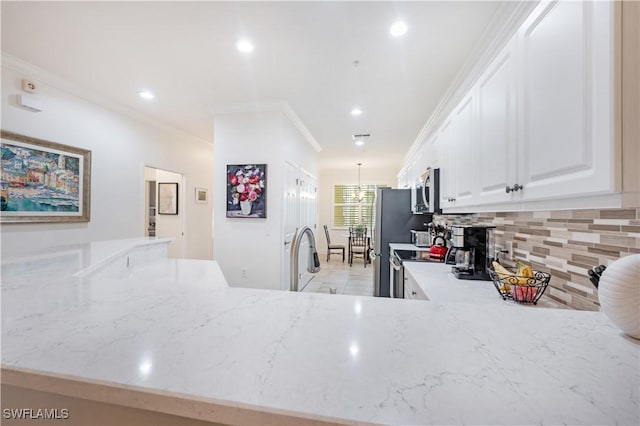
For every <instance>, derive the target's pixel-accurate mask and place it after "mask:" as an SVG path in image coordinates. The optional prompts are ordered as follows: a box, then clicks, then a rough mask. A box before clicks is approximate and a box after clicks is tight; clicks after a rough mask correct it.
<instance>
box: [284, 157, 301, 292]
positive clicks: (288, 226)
mask: <svg viewBox="0 0 640 426" xmlns="http://www.w3.org/2000/svg"><path fill="white" fill-rule="evenodd" d="M298 209H299V202H298V168H297V167H296V166H294V165H293V164H291V163H288V162H285V164H284V208H283V209H282V211H283V212H284V217H283V220H282V222H283V239H282V240H283V254H282V280H281V289H282V290H289V288H290V286H291V278H290V268H291V242H292V241H293V237H294V236H295V233H296V229H297V228H298V220H299V217H300V214H299V211H298Z"/></svg>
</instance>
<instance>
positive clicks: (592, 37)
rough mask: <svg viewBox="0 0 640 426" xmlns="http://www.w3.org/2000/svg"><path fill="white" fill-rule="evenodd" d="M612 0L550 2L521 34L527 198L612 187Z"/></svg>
mask: <svg viewBox="0 0 640 426" xmlns="http://www.w3.org/2000/svg"><path fill="white" fill-rule="evenodd" d="M612 3H613V2H571V1H566V2H564V1H563V2H544V3H541V4H540V5H539V6H538V7H537V8H536V9H535V10H534V12H533V13H532V14H531V15H530V16H529V17H528V18H527V20H526V21H525V22H524V24H523V25H522V27H521V28H520V30H519V32H518V37H519V47H520V48H519V51H520V52H522V58H521V59H522V77H521V82H520V84H521V93H522V96H521V105H520V106H521V107H520V108H519V111H520V114H521V117H520V118H521V119H520V125H519V129H520V132H521V134H520V138H519V139H520V147H521V148H522V149H521V151H520V152H519V153H518V159H519V160H520V164H519V170H518V174H519V181H518V182H513V183H518V184H520V185H524V190H523V192H522V199H523V200H535V199H542V198H557V197H564V196H567V195H587V194H592V193H593V194H595V193H603V192H609V191H611V190H613V189H614V188H613V184H614V181H613V179H612V173H611V169H612V166H611V163H612V161H611V160H612V146H613V144H612V138H613V130H612V114H613V112H612V108H611V97H612V78H611V68H612V67H611V64H612V63H613V61H612V54H613V53H612V51H613V49H611V45H612V7H613V4H612Z"/></svg>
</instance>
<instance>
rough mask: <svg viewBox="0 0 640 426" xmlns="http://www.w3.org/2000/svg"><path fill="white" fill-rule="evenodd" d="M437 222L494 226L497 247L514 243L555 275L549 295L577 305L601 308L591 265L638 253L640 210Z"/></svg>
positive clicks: (522, 256) (440, 218)
mask: <svg viewBox="0 0 640 426" xmlns="http://www.w3.org/2000/svg"><path fill="white" fill-rule="evenodd" d="M434 222H435V223H438V224H441V225H448V226H450V225H453V224H482V225H493V226H495V227H496V244H497V246H498V248H503V247H504V246H505V242H506V241H513V252H514V257H515V258H516V259H517V260H523V261H525V262H527V263H529V264H531V265H532V267H533V269H535V270H540V271H544V272H548V273H550V274H551V281H550V284H549V288H547V292H546V293H545V294H546V295H547V296H549V297H551V298H553V299H554V300H556V301H558V302H559V303H562V304H564V305H566V306H568V307H570V308H573V309H580V310H590V311H597V310H598V309H599V304H598V291H597V289H596V288H594V287H593V285H592V284H591V282H590V281H589V277H588V275H587V271H588V270H589V269H591V268H593V267H594V266H597V265H600V264H603V265H608V264H609V263H611V262H613V261H614V260H616V259H619V258H620V257H623V256H628V255H630V254H634V253H640V209H610V210H595V209H592V210H558V211H539V212H507V213H478V214H472V215H436V216H434ZM503 263H507V262H506V261H505V262H503Z"/></svg>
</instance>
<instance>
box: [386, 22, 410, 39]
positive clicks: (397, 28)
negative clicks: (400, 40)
mask: <svg viewBox="0 0 640 426" xmlns="http://www.w3.org/2000/svg"><path fill="white" fill-rule="evenodd" d="M407 29H408V27H407V24H405V23H404V22H402V21H398V22H396V23H394V24H393V25H392V26H391V28H389V32H390V33H391V35H392V36H394V37H400V36H401V35H404V34H405V33H406V32H407Z"/></svg>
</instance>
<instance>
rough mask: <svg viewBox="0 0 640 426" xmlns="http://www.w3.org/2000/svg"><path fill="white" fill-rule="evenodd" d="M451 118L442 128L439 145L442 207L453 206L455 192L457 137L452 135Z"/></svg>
mask: <svg viewBox="0 0 640 426" xmlns="http://www.w3.org/2000/svg"><path fill="white" fill-rule="evenodd" d="M451 123H452V121H451V119H450V118H449V119H447V120H445V122H444V124H443V125H442V127H441V128H440V131H439V135H438V140H437V147H438V151H439V153H440V208H449V207H452V206H453V196H454V192H455V180H456V171H457V169H456V167H455V166H456V164H455V162H454V161H453V157H454V155H455V147H454V146H453V143H454V141H455V139H454V138H453V136H452V129H453V127H452V126H451Z"/></svg>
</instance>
